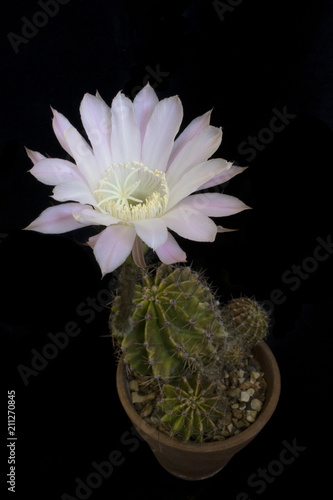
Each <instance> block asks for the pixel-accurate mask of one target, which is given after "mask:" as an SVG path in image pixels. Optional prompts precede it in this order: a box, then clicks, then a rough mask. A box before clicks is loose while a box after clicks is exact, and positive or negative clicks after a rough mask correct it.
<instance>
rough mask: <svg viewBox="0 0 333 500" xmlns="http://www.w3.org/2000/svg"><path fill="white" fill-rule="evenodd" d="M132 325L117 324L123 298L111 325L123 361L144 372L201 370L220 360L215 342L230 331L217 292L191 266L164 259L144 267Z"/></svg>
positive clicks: (168, 373) (171, 373)
mask: <svg viewBox="0 0 333 500" xmlns="http://www.w3.org/2000/svg"><path fill="white" fill-rule="evenodd" d="M133 303H134V312H133V315H132V318H131V320H132V329H131V331H130V332H129V333H127V334H125V335H124V334H123V332H121V331H117V329H115V325H116V324H117V315H118V313H119V304H118V301H117V300H116V301H115V303H114V306H113V311H112V322H111V329H112V332H113V335H114V336H115V337H116V339H117V340H118V342H119V343H120V345H121V349H122V351H123V352H124V353H125V361H126V362H127V363H129V365H130V367H131V368H132V369H133V370H135V371H137V372H138V373H140V374H142V375H148V374H151V375H153V376H155V377H162V378H163V379H166V378H168V377H170V376H175V375H176V376H178V375H179V374H182V373H184V371H185V370H186V369H190V370H192V371H200V370H202V368H203V366H207V370H208V369H209V368H208V367H211V366H212V365H213V364H214V363H216V362H217V361H218V354H217V345H219V344H220V343H221V342H223V339H224V337H225V336H226V332H225V331H224V328H223V324H222V321H221V317H220V312H219V308H218V303H217V301H216V299H215V297H214V294H213V293H212V291H211V290H210V288H209V287H208V286H207V283H205V282H204V281H203V280H202V278H200V276H199V275H198V274H197V273H195V272H193V271H191V269H190V268H189V267H179V268H174V267H172V266H167V265H165V264H162V265H161V266H160V267H159V268H158V269H157V271H156V274H152V273H149V272H147V273H145V274H144V276H143V278H142V284H140V285H137V286H136V289H135V294H134V301H133Z"/></svg>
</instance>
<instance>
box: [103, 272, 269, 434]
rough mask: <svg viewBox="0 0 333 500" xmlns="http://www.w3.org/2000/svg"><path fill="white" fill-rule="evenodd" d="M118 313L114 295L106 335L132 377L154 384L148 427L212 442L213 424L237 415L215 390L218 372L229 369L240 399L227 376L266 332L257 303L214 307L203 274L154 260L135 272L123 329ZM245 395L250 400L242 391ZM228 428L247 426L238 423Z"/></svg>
mask: <svg viewBox="0 0 333 500" xmlns="http://www.w3.org/2000/svg"><path fill="white" fill-rule="evenodd" d="M120 315H121V312H120V307H119V301H118V299H116V300H115V301H114V304H113V307H112V314H111V329H112V334H113V337H114V338H115V339H116V340H117V343H118V345H119V346H120V350H121V352H122V354H123V359H124V360H125V362H126V363H127V366H128V367H129V369H130V372H131V373H132V376H133V373H134V374H136V375H134V376H137V377H138V378H139V379H140V378H141V379H142V378H143V379H144V380H145V384H148V386H149V385H150V386H151V387H152V388H153V387H154V389H152V392H155V395H154V396H153V397H154V398H156V397H157V399H158V400H159V402H157V400H155V405H156V406H155V410H154V411H153V415H154V419H156V420H155V425H156V426H158V428H159V429H160V430H161V431H162V432H164V433H166V434H169V435H170V436H172V437H177V438H178V439H181V440H183V441H199V442H202V441H205V440H209V439H219V438H218V437H217V436H221V432H222V431H221V427H220V426H219V421H220V420H223V418H224V417H225V415H226V412H229V413H228V414H229V415H231V414H232V411H233V412H237V411H238V413H241V411H240V410H237V409H235V408H233V409H231V405H232V404H234V405H235V404H238V403H237V401H236V402H235V401H232V400H230V398H229V396H230V394H229V395H227V394H226V392H223V387H224V385H223V383H222V382H221V375H222V372H224V374H225V372H226V370H228V369H230V381H229V382H228V384H231V386H230V388H231V392H235V390H236V392H237V394H238V396H239V397H240V396H241V388H239V389H236V387H235V386H234V385H233V384H234V382H232V381H231V379H232V380H234V379H235V374H237V373H241V374H244V373H245V371H244V370H242V367H244V366H245V365H243V362H244V360H245V359H246V358H247V357H249V356H251V352H250V351H251V348H252V347H253V346H254V345H255V344H256V343H257V342H259V341H260V340H261V339H263V338H264V337H265V336H266V333H267V329H268V320H267V315H266V313H265V311H264V310H263V308H262V307H261V306H260V305H259V304H258V303H257V302H256V301H255V300H252V299H249V298H247V297H241V298H238V299H233V300H231V301H230V302H229V303H227V304H224V305H221V304H220V303H219V301H217V299H216V297H215V295H214V293H213V292H212V290H211V289H210V287H209V286H208V285H207V282H206V281H205V280H204V279H203V277H202V276H200V275H199V274H198V273H196V272H195V271H193V270H192V269H191V268H190V267H185V266H182V267H174V266H167V265H165V264H162V265H160V266H159V267H157V268H154V269H152V270H150V271H148V270H146V271H143V273H142V278H141V282H140V283H138V284H136V286H135V290H134V298H133V304H132V311H130V317H129V318H127V319H128V321H127V325H129V328H128V329H126V330H124V331H121V330H120V331H119V330H118V324H121V321H118V320H119V317H120ZM232 374H233V376H232V377H231V375H232ZM258 374H259V373H258ZM237 376H238V375H237ZM242 377H243V375H242V376H240V378H241V379H242V380H243V381H244V378H242ZM152 382H154V383H152ZM156 382H158V383H157V384H156ZM243 387H244V386H243ZM226 389H227V386H225V389H224V391H225V390H226ZM253 391H254V389H253ZM245 396H246V397H247V399H248V400H249V399H250V395H249V394H245V395H244V394H243V397H245ZM230 397H231V396H230ZM228 398H229V399H228ZM241 401H242V403H244V401H243V400H241ZM133 403H134V401H133ZM228 405H229V406H228ZM244 408H245V406H244ZM231 410H232V411H231ZM151 411H152V410H151V408H150V410H149V412H151ZM224 419H225V418H224ZM231 423H232V422H230V424H231ZM235 425H236V428H238V427H237V426H242V425H249V423H248V422H245V423H244V421H243V420H242V421H237V423H236V424H235ZM228 432H229V431H228ZM222 436H223V432H222Z"/></svg>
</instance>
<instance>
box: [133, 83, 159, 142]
mask: <svg viewBox="0 0 333 500" xmlns="http://www.w3.org/2000/svg"><path fill="white" fill-rule="evenodd" d="M157 104H158V97H157V95H156V92H155V90H154V89H153V88H152V87H151V86H150V85H149V83H147V85H146V86H145V87H143V89H142V90H140V92H138V93H137V94H136V96H135V98H134V101H133V109H134V115H135V119H136V121H137V124H138V125H139V128H140V133H141V142H143V139H144V136H145V133H146V128H147V124H148V121H149V119H150V117H151V115H152V113H153V111H154V108H155V106H156V105H157Z"/></svg>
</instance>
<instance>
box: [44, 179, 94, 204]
mask: <svg viewBox="0 0 333 500" xmlns="http://www.w3.org/2000/svg"><path fill="white" fill-rule="evenodd" d="M52 197H53V198H54V199H55V200H57V201H78V202H79V203H87V204H88V205H93V206H94V205H96V203H97V202H96V200H95V198H94V196H93V195H92V193H91V191H90V189H89V187H88V186H87V185H86V184H84V183H83V182H81V181H71V182H63V183H61V184H58V185H57V186H55V188H54V190H53V195H52Z"/></svg>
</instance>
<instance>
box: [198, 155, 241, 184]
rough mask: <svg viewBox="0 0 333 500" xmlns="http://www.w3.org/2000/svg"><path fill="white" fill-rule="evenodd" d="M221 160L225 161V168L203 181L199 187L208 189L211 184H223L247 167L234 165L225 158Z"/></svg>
mask: <svg viewBox="0 0 333 500" xmlns="http://www.w3.org/2000/svg"><path fill="white" fill-rule="evenodd" d="M221 161H223V162H225V164H226V168H225V169H224V170H223V171H222V172H221V173H219V174H217V175H215V176H214V177H213V178H212V179H210V180H209V181H208V182H205V183H204V184H203V185H202V186H200V188H199V189H208V188H210V187H213V186H218V185H219V184H224V183H225V182H227V181H229V180H230V179H232V178H233V177H235V175H238V174H241V173H242V172H244V170H246V169H247V168H248V167H236V166H235V165H233V164H232V163H230V162H227V161H226V160H222V159H221Z"/></svg>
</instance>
